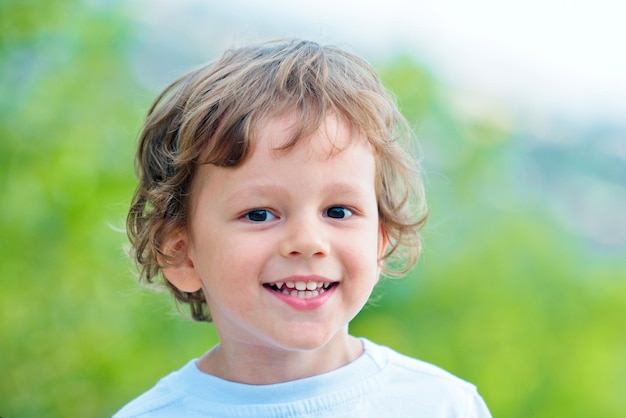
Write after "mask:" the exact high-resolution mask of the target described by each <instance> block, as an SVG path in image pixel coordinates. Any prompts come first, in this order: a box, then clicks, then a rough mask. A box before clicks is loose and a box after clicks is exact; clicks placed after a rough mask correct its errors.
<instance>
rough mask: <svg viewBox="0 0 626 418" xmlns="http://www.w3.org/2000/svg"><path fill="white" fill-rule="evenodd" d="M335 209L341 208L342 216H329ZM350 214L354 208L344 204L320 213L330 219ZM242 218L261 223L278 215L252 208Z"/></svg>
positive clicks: (345, 216)
mask: <svg viewBox="0 0 626 418" xmlns="http://www.w3.org/2000/svg"><path fill="white" fill-rule="evenodd" d="M337 210H341V211H342V213H343V215H344V216H343V217H336V216H331V215H330V214H331V213H335V214H336V211H337ZM352 215H354V210H352V209H350V208H347V207H345V206H331V207H329V208H328V209H326V210H324V212H323V213H322V216H323V217H325V218H331V219H346V218H349V217H351V216H352ZM256 216H260V217H262V218H263V219H253V218H254V217H256ZM268 217H271V219H267V218H268ZM243 218H245V219H247V220H248V221H250V222H253V223H263V222H267V221H271V220H274V219H277V218H278V217H277V216H276V215H274V214H273V213H272V212H271V211H269V210H267V209H253V210H251V211H249V212H246V213H245V214H244V215H243Z"/></svg>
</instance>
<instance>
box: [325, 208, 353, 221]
mask: <svg viewBox="0 0 626 418" xmlns="http://www.w3.org/2000/svg"><path fill="white" fill-rule="evenodd" d="M324 216H327V217H329V218H333V219H344V218H349V217H350V216H352V211H351V210H350V209H348V208H344V207H343V206H333V207H330V208H328V209H326V210H325V211H324Z"/></svg>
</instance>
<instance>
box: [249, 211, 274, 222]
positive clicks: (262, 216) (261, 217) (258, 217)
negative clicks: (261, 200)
mask: <svg viewBox="0 0 626 418" xmlns="http://www.w3.org/2000/svg"><path fill="white" fill-rule="evenodd" d="M244 218H246V219H247V220H249V221H252V222H267V221H271V220H274V219H276V216H274V215H273V214H272V212H270V211H268V210H266V209H255V210H251V211H250V212H248V213H246V214H245V215H244Z"/></svg>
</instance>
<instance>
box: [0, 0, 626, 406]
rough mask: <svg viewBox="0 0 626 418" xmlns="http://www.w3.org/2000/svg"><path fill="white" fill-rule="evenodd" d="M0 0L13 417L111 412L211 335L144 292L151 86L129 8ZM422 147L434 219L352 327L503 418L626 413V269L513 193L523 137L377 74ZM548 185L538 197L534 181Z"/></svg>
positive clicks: (1, 188)
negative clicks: (142, 178)
mask: <svg viewBox="0 0 626 418" xmlns="http://www.w3.org/2000/svg"><path fill="white" fill-rule="evenodd" d="M103 4H104V3H98V2H91V3H85V2H78V1H74V2H72V1H62V0H53V1H48V2H34V1H23V2H8V1H5V2H1V3H0V33H1V38H0V75H1V78H0V196H2V198H3V204H2V205H0V226H1V231H0V235H1V237H2V238H1V240H0V275H1V277H2V292H0V332H1V340H0V371H1V373H2V379H0V416H2V417H6V418H15V417H36V416H42V417H43V416H46V417H53V416H58V417H68V416H81V417H88V416H89V417H97V416H109V415H111V414H112V413H113V412H114V411H115V410H117V409H118V408H119V407H121V406H122V405H123V404H124V403H125V402H127V401H128V400H130V399H131V398H132V397H134V396H136V395H138V394H139V393H140V392H142V391H143V390H145V389H147V388H148V387H150V386H151V385H152V384H154V382H155V381H156V380H157V379H158V378H160V377H162V376H163V375H165V374H166V373H168V372H169V371H171V370H173V369H176V368H178V367H180V366H181V365H182V364H184V363H185V362H186V361H187V360H188V359H189V358H191V357H194V356H199V355H201V354H202V353H203V352H204V351H205V350H207V349H208V348H209V347H210V346H211V345H213V344H214V343H215V342H216V335H215V331H214V329H213V328H212V326H210V325H201V324H195V323H191V322H188V321H186V320H184V319H181V318H180V317H178V315H177V314H176V313H175V312H174V310H173V308H172V304H171V301H170V298H169V296H168V295H164V294H163V295H157V294H153V293H150V292H146V291H143V290H140V289H139V287H138V285H137V284H136V283H135V282H134V279H133V273H132V269H131V265H130V263H129V262H128V261H127V259H126V257H125V255H124V252H123V250H122V246H123V244H124V243H125V235H124V233H123V232H122V231H121V229H122V227H123V223H124V217H125V212H126V209H127V206H128V203H129V200H130V195H131V193H132V190H133V189H134V185H135V180H134V176H133V168H132V157H133V153H134V144H135V139H136V135H137V132H138V130H139V127H140V125H141V119H142V116H143V114H144V112H145V111H146V109H147V106H148V105H149V103H150V101H151V99H152V97H153V96H154V94H155V92H146V91H145V90H144V89H143V88H142V87H140V83H139V81H138V80H136V79H135V78H134V76H133V71H132V70H131V68H130V66H129V64H128V62H129V60H128V56H129V54H130V53H131V52H130V50H129V45H130V40H131V39H132V37H133V31H132V29H133V28H132V27H131V25H130V23H129V22H130V20H129V19H128V18H127V16H125V15H124V13H123V9H122V8H119V9H118V10H116V11H111V8H109V7H105V6H104V5H103ZM379 67H380V71H381V74H382V76H383V78H384V80H385V81H386V83H387V84H388V85H389V86H390V87H391V88H392V89H393V90H394V91H395V92H396V93H397V96H398V100H399V103H400V105H401V107H402V110H403V112H404V113H405V114H406V115H407V117H408V118H409V119H410V120H411V121H413V122H414V123H415V127H416V130H417V132H418V135H419V136H420V137H422V138H423V140H422V147H423V152H424V155H425V163H426V167H427V170H426V173H427V176H428V178H427V183H428V196H429V204H430V207H431V211H432V216H431V219H430V221H429V225H428V226H427V228H426V229H425V231H424V248H425V249H424V253H423V256H422V259H421V260H420V263H419V265H418V267H417V269H415V270H414V272H412V273H411V274H410V275H409V277H407V278H404V279H393V280H391V279H389V280H384V281H383V282H381V285H380V286H379V288H378V289H377V291H376V297H375V298H374V300H373V301H372V303H371V304H370V305H369V306H368V307H367V308H366V309H365V310H364V311H363V312H362V313H361V314H360V315H359V316H358V317H357V319H356V320H355V321H354V323H353V325H352V332H353V333H354V334H355V335H363V336H367V337H369V338H371V339H373V340H375V341H377V342H380V343H384V344H388V345H390V346H392V347H394V348H396V349H397V350H399V351H402V352H405V353H407V354H409V355H413V356H416V357H419V358H422V359H424V360H427V361H430V362H433V363H436V364H438V365H440V366H442V367H444V368H446V369H448V370H450V371H451V372H453V373H455V374H457V375H459V376H460V377H462V378H464V379H467V380H469V381H471V382H474V383H475V384H477V385H478V387H479V389H480V391H481V393H482V394H483V396H484V397H485V399H486V401H487V403H488V404H489V406H490V408H491V410H492V412H493V414H494V416H506V417H513V418H514V417H520V418H521V417H529V416H532V417H538V418H539V417H554V416H568V417H589V416H602V417H618V416H621V414H623V411H626V398H625V397H624V396H623V394H624V393H626V355H625V353H626V304H625V303H624V301H625V300H626V280H624V279H625V276H626V275H625V274H624V272H626V261H625V260H624V259H623V258H621V259H620V258H616V257H611V256H610V254H605V253H603V252H602V251H593V250H591V249H590V248H589V246H588V244H587V243H585V242H583V241H581V240H580V239H579V238H578V237H577V236H576V235H574V233H572V232H571V231H569V230H565V229H563V228H562V227H560V226H559V225H560V224H559V223H557V222H555V220H554V219H553V218H551V217H550V216H549V214H548V213H547V211H546V210H545V208H544V207H543V206H542V205H541V202H536V201H533V200H531V199H525V198H524V196H523V194H522V193H521V192H520V191H519V190H518V186H519V182H518V181H517V176H519V174H520V173H519V171H518V165H517V163H516V161H517V159H516V158H517V157H516V156H517V153H518V152H519V147H520V144H519V141H520V139H519V138H516V136H515V135H514V127H506V126H505V127H503V126H502V125H501V124H495V123H491V122H489V119H488V118H486V119H480V118H477V119H472V120H463V119H460V118H457V117H456V115H455V114H454V112H453V111H452V110H451V107H450V106H449V103H448V102H447V101H446V100H445V97H444V96H443V95H442V94H441V91H440V88H439V86H438V83H437V80H436V77H435V76H433V75H432V74H429V73H428V72H427V71H425V70H424V69H423V68H422V67H420V66H419V65H416V64H415V62H414V61H413V60H411V59H408V58H399V59H398V60H397V61H395V62H393V63H391V64H388V65H381V66H379ZM537 187H539V186H537Z"/></svg>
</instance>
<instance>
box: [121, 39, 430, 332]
mask: <svg viewBox="0 0 626 418" xmlns="http://www.w3.org/2000/svg"><path fill="white" fill-rule="evenodd" d="M287 113H289V114H295V115H296V118H294V119H295V120H296V121H297V122H296V123H297V126H295V127H294V128H295V129H294V130H293V132H294V134H293V136H292V138H291V140H290V141H289V142H288V143H287V144H286V145H285V147H284V148H289V147H292V146H294V145H295V144H296V143H297V142H298V141H299V140H300V139H301V138H305V137H307V136H308V135H310V134H312V133H313V132H315V131H316V130H317V129H319V128H320V126H321V125H322V124H323V122H324V120H325V118H326V117H327V116H328V115H329V114H333V113H334V114H336V115H337V116H338V117H341V118H342V119H343V120H344V121H346V122H347V124H348V126H349V127H350V129H351V132H352V133H359V134H363V135H364V136H365V137H366V138H367V139H368V141H369V142H370V144H371V146H372V149H373V151H374V155H375V160H376V170H377V176H376V194H377V199H378V210H379V217H380V221H381V225H382V227H383V230H384V231H385V233H386V235H387V237H388V239H389V242H390V246H389V250H388V251H387V253H386V254H385V256H384V258H385V270H384V271H385V273H387V274H402V273H405V272H406V271H408V270H409V269H410V268H411V267H412V266H413V264H414V263H415V262H416V261H417V258H418V256H419V253H420V237H419V230H420V228H421V227H422V226H423V224H424V223H425V221H426V218H427V215H428V211H427V209H426V204H425V199H424V190H423V183H422V179H421V176H420V167H419V162H418V161H417V160H416V159H414V158H413V157H412V156H411V155H410V154H409V153H408V152H407V151H405V148H406V147H409V146H410V144H411V141H412V140H413V138H412V133H411V129H410V128H409V126H408V123H407V122H406V120H405V119H404V117H403V116H402V115H401V114H400V112H399V110H398V108H397V106H396V104H395V102H394V100H393V99H392V97H391V96H390V95H389V93H387V91H386V90H385V88H384V87H383V85H382V83H381V81H380V80H379V78H378V76H377V74H376V72H375V71H374V70H373V69H372V67H371V66H370V65H369V64H367V63H366V62H365V61H364V60H362V59H360V58H358V57H356V56H354V55H352V54H350V53H348V52H345V51H343V50H341V49H339V48H336V47H332V46H321V45H318V44H317V43H314V42H309V41H302V40H284V41H275V42H268V43H262V44H255V45H250V46H246V47H242V48H238V49H233V50H229V51H227V52H226V53H225V54H224V55H223V56H222V57H221V58H220V59H218V60H216V61H214V62H211V63H208V64H207V65H205V66H202V67H200V68H198V69H196V70H194V71H191V72H190V73H188V74H186V75H184V76H183V77H181V78H179V79H178V80H176V81H174V82H173V83H172V84H171V85H170V86H168V87H167V88H166V89H165V90H164V91H163V92H162V93H161V94H160V95H159V96H158V97H157V99H156V100H155V101H154V103H153V105H152V106H151V108H150V110H149V112H148V115H147V118H146V121H145V124H144V126H143V129H142V132H141V134H140V138H139V145H138V150H137V155H136V158H135V169H136V173H137V177H138V179H139V184H138V186H137V189H136V191H135V194H134V196H133V199H132V203H131V207H130V210H129V213H128V217H127V222H126V224H127V233H128V237H129V240H130V243H131V248H132V251H131V254H132V257H133V258H134V260H135V262H136V264H137V266H138V269H139V274H140V279H141V280H145V281H146V282H147V283H150V284H153V283H161V284H164V285H165V286H166V287H167V288H169V290H170V291H171V292H172V293H173V294H174V296H175V298H176V300H177V301H178V302H179V303H182V304H188V305H189V307H190V310H191V316H192V318H193V319H195V320H199V321H210V320H211V316H210V312H209V311H208V308H207V306H206V301H205V297H204V295H203V293H202V291H201V290H199V291H196V292H191V293H190V292H184V291H181V290H180V289H178V288H176V287H175V286H174V285H172V284H171V283H170V282H169V281H168V280H167V279H165V278H164V277H163V275H162V268H163V267H165V266H170V265H176V263H179V262H180V261H181V259H180V257H181V255H180V254H179V255H177V254H170V253H168V252H167V251H165V250H164V248H163V246H164V242H165V240H166V239H167V238H168V237H170V236H172V234H175V233H177V232H179V231H185V230H186V229H187V228H188V227H189V225H188V219H189V214H190V207H191V197H192V196H190V190H191V184H192V181H193V178H194V174H195V172H196V169H197V167H198V166H199V165H200V164H214V165H216V166H222V167H236V166H238V165H240V164H243V163H244V162H245V161H246V158H247V157H248V156H249V154H250V149H251V147H250V145H251V142H252V141H253V134H254V132H255V128H256V127H257V126H258V125H259V124H260V123H261V122H262V121H263V120H264V119H266V118H268V117H275V116H280V115H283V114H287ZM352 136H353V137H354V135H352ZM402 142H405V144H401V143H402ZM392 255H393V256H394V257H393V258H394V260H395V261H394V262H390V261H389V260H390V258H391V256H392Z"/></svg>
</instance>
